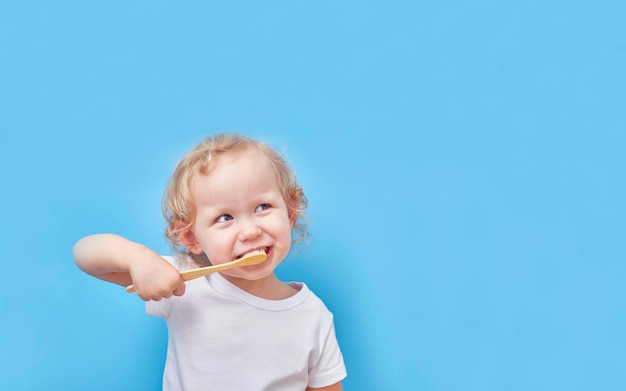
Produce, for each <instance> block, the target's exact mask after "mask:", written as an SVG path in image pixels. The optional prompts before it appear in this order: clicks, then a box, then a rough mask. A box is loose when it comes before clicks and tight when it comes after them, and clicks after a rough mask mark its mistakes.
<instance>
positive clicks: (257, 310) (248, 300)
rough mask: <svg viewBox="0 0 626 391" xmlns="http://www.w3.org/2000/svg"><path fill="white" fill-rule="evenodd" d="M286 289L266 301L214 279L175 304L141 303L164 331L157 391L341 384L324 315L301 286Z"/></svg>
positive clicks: (341, 368)
mask: <svg viewBox="0 0 626 391" xmlns="http://www.w3.org/2000/svg"><path fill="white" fill-rule="evenodd" d="M165 258H166V259H167V260H168V261H169V262H170V263H172V264H173V265H174V266H176V267H179V265H178V264H177V262H176V261H175V260H174V258H171V257H165ZM179 268H180V267H179ZM291 285H292V286H293V287H294V288H296V289H298V290H299V291H298V293H296V294H295V295H294V296H291V297H289V298H287V299H284V300H266V299H262V298H259V297H256V296H253V295H251V294H249V293H248V292H246V291H244V290H242V289H240V288H238V287H237V286H236V285H234V284H232V283H231V282H229V281H228V280H226V279H225V278H224V277H222V276H221V275H220V274H219V273H214V274H210V275H208V276H206V277H203V278H198V279H196V280H192V281H188V282H187V288H186V291H185V294H184V295H183V296H181V297H177V296H174V297H172V298H169V299H163V300H160V301H150V302H147V303H146V311H147V313H148V314H149V315H153V316H159V317H163V318H165V319H166V321H167V326H168V349H167V359H166V363H165V371H164V374H163V389H164V390H185V391H193V390H203V391H205V390H216V391H228V390H233V391H242V390H244V391H256V390H258V391H281V390H286V391H287V390H288V391H294V390H305V389H306V388H307V387H313V388H317V387H324V386H328V385H331V384H334V383H337V382H338V381H341V380H342V379H343V378H344V377H345V376H346V368H345V365H344V362H343V356H342V354H341V351H340V349H339V345H338V343H337V339H336V337H335V328H334V324H333V316H332V314H331V313H330V312H329V311H328V309H327V308H326V306H325V305H324V303H323V302H322V301H321V300H320V299H319V298H318V297H317V296H316V295H315V294H314V293H313V292H312V291H310V290H309V289H308V288H307V286H306V284H304V283H292V284H291Z"/></svg>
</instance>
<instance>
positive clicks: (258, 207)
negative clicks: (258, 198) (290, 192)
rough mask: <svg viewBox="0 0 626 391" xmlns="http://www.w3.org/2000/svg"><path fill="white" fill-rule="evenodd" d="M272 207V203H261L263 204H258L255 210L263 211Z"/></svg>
mask: <svg viewBox="0 0 626 391" xmlns="http://www.w3.org/2000/svg"><path fill="white" fill-rule="evenodd" d="M271 207H272V205H270V204H261V205H259V206H257V207H256V209H255V210H254V211H255V212H262V211H264V210H268V209H269V208H271Z"/></svg>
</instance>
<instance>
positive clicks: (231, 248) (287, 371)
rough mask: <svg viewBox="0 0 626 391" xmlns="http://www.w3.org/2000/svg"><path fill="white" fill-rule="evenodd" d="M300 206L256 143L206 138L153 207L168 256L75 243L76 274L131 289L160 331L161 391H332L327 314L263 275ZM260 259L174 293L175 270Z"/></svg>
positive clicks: (289, 179) (338, 365)
mask: <svg viewBox="0 0 626 391" xmlns="http://www.w3.org/2000/svg"><path fill="white" fill-rule="evenodd" d="M305 207H306V198H305V196H304V193H303V191H302V188H301V187H300V186H299V185H298V184H297V182H296V177H295V174H294V173H293V172H292V170H291V169H290V168H289V167H288V166H287V164H286V163H285V161H284V160H283V158H282V157H281V156H280V155H279V154H278V153H276V152H275V151H274V150H273V149H272V148H270V147H269V146H268V145H267V144H265V143H262V142H259V141H256V140H252V139H249V138H247V137H245V136H240V135H234V134H218V135H215V136H212V137H208V138H206V139H204V140H203V141H202V142H200V143H199V144H198V145H197V146H196V147H195V148H194V149H192V150H191V151H190V152H189V153H188V154H187V155H186V156H185V157H184V158H183V159H182V160H181V162H180V163H179V164H178V166H177V167H176V169H175V171H174V173H173V175H172V177H171V180H170V182H169V184H168V186H167V189H166V191H165V194H164V197H163V214H164V216H165V218H166V220H167V228H166V235H167V237H168V238H169V240H170V241H171V243H172V245H173V248H174V255H175V256H172V257H169V256H166V257H161V256H160V255H159V254H157V253H155V252H154V251H152V250H150V249H148V248H147V247H145V246H143V245H141V244H139V243H136V242H133V241H130V240H128V239H126V238H123V237H121V236H118V235H114V234H98V235H91V236H87V237H85V238H83V239H81V240H79V241H78V242H77V243H76V245H75V246H74V259H75V261H76V264H77V265H78V267H79V268H80V269H82V270H83V271H85V272H86V273H88V274H90V275H92V276H94V277H97V278H100V279H102V280H105V281H109V282H112V283H115V284H119V285H122V286H127V285H130V284H133V285H134V287H135V290H136V292H137V295H139V297H141V298H142V299H143V300H145V301H146V312H147V313H148V314H150V315H154V316H159V317H163V318H164V319H165V320H166V322H167V326H168V348H167V358H166V363H165V371H164V374H163V389H164V390H186V391H187V390H190V391H191V390H217V391H228V390H233V391H242V390H246V391H254V390H259V391H261V390H265V391H280V390H288V391H294V390H329V391H335V390H341V389H342V386H341V381H342V379H343V378H344V377H345V376H346V368H345V366H344V362H343V357H342V354H341V351H340V349H339V345H338V343H337V339H336V337H335V329H334V324H333V317H332V314H331V313H330V312H329V311H328V309H327V308H326V307H325V305H324V304H323V302H322V301H321V300H320V299H319V298H318V297H317V296H316V295H315V294H314V293H313V292H312V291H311V290H309V289H308V288H307V286H306V284H304V283H285V282H282V281H280V280H279V279H278V277H277V276H276V275H275V274H274V269H275V268H276V266H278V264H279V263H280V262H281V261H282V260H283V259H284V258H285V256H286V255H287V253H288V252H289V249H290V247H291V244H292V230H293V231H295V232H298V233H299V237H298V238H296V240H297V239H299V238H300V237H302V236H304V235H306V227H305V226H304V225H302V224H301V220H302V219H301V217H302V214H303V210H304V208H305ZM259 250H260V251H264V252H265V253H266V254H267V260H266V261H264V262H262V263H260V264H257V265H252V266H241V267H235V268H232V269H228V270H225V271H222V272H220V273H214V274H210V275H208V276H206V277H202V278H198V279H195V280H191V281H188V282H187V283H184V282H183V280H182V278H181V276H180V273H179V272H180V271H182V270H185V269H189V268H192V267H197V266H207V265H211V264H212V265H218V264H222V263H225V262H229V261H232V260H235V259H238V258H241V257H242V256H244V255H246V254H248V253H250V252H254V251H259Z"/></svg>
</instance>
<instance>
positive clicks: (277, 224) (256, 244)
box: [188, 149, 293, 280]
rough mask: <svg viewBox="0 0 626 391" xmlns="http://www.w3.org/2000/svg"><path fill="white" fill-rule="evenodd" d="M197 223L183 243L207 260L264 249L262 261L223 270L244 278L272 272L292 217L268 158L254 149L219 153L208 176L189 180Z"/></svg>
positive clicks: (223, 259)
mask: <svg viewBox="0 0 626 391" xmlns="http://www.w3.org/2000/svg"><path fill="white" fill-rule="evenodd" d="M194 200H195V202H196V206H197V215H196V222H195V224H194V225H193V226H192V228H191V234H190V235H189V236H190V237H189V238H188V239H190V244H191V245H189V246H188V248H189V249H190V250H191V251H192V252H193V253H196V254H200V253H201V252H202V251H204V252H205V253H206V255H207V257H208V258H209V260H210V261H211V263H212V264H214V265H218V264H221V263H225V262H229V261H232V260H234V259H237V258H240V257H241V256H243V255H245V254H246V253H249V252H250V251H253V250H258V249H265V250H266V251H267V258H268V259H267V261H265V262H263V263H261V264H258V265H253V266H245V267H237V268H233V269H229V270H227V271H225V272H223V273H222V274H224V275H226V276H229V277H234V278H241V279H245V280H260V279H262V278H264V277H267V276H270V275H273V271H274V268H275V267H276V266H277V265H278V264H279V263H280V262H281V261H282V260H283V258H284V257H285V256H286V255H287V253H288V252H289V248H290V246H291V228H292V225H293V224H292V222H291V220H290V218H289V215H288V210H287V205H286V203H285V201H284V199H283V197H282V193H281V189H280V188H279V186H278V182H277V180H276V174H275V173H274V171H273V169H272V166H271V165H270V162H269V161H268V160H267V159H266V158H265V157H264V156H263V155H262V154H261V152H259V151H256V150H251V149H247V150H243V151H236V152H229V153H226V154H223V155H221V156H220V158H219V161H218V162H217V165H216V166H215V167H214V168H213V169H212V170H211V171H210V172H209V174H208V175H199V176H197V177H196V178H195V181H194Z"/></svg>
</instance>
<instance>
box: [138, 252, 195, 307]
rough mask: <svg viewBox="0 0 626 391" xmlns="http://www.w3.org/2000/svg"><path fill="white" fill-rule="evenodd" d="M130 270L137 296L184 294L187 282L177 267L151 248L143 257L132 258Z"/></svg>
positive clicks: (156, 296) (148, 297) (160, 296)
mask: <svg viewBox="0 0 626 391" xmlns="http://www.w3.org/2000/svg"><path fill="white" fill-rule="evenodd" d="M128 272H129V274H130V277H131V279H132V281H133V285H134V286H135V291H136V292H137V296H139V297H141V298H142V299H143V300H145V301H148V300H157V301H158V300H161V299H162V298H167V297H171V296H172V295H174V296H182V295H183V294H184V293H185V282H184V281H183V279H182V277H181V276H180V273H179V272H178V270H176V268H174V267H173V266H172V265H170V264H169V263H168V262H167V261H166V260H164V259H163V258H161V256H160V255H158V254H157V253H155V252H152V251H151V250H150V251H149V252H148V253H147V254H146V255H144V256H142V257H137V258H135V259H134V260H132V261H131V262H130V264H129V267H128Z"/></svg>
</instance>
